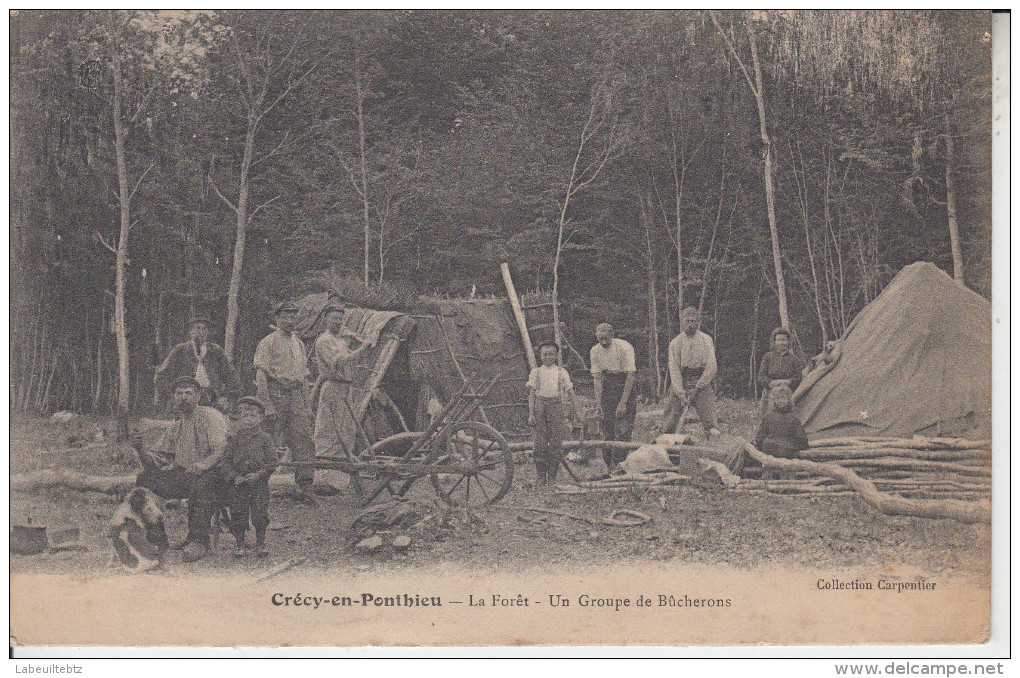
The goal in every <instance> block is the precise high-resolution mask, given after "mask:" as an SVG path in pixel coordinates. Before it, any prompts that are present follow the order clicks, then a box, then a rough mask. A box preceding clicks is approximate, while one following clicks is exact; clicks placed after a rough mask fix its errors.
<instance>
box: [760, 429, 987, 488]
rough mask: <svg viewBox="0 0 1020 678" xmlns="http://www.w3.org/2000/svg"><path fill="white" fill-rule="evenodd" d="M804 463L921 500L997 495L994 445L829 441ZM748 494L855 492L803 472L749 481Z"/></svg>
mask: <svg viewBox="0 0 1020 678" xmlns="http://www.w3.org/2000/svg"><path fill="white" fill-rule="evenodd" d="M799 458H800V459H803V460H806V461H811V462H817V463H822V464H836V465H839V466H840V467H842V468H845V469H848V470H852V471H853V472H854V473H855V474H856V475H857V476H859V477H861V478H864V479H866V480H868V481H870V482H871V483H872V484H873V485H874V486H875V487H876V488H877V489H878V490H881V491H882V492H886V493H890V494H896V495H899V496H902V497H909V498H921V499H959V500H967V501H972V500H976V499H988V498H990V497H991V490H992V453H991V441H989V440H962V439H956V438H922V437H915V438H910V439H906V438H827V439H822V440H816V441H813V442H812V443H811V447H810V448H809V449H807V450H803V451H802V452H800V454H799ZM741 487H742V488H743V489H754V490H768V491H773V492H782V493H789V494H838V493H845V492H846V491H848V490H849V489H850V487H849V486H848V485H847V483H845V482H841V481H839V480H837V479H833V478H830V477H821V478H819V477H817V475H816V474H813V473H805V472H803V471H801V472H798V473H795V474H794V475H792V476H789V477H786V478H783V479H782V480H770V481H768V482H767V483H766V482H765V481H760V480H759V481H745V482H744V483H742V484H741Z"/></svg>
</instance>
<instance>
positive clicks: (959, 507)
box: [740, 439, 991, 523]
mask: <svg viewBox="0 0 1020 678" xmlns="http://www.w3.org/2000/svg"><path fill="white" fill-rule="evenodd" d="M929 440H930V439H929ZM863 442H869V443H870V442H875V441H873V440H868V441H863ZM919 444H920V443H919ZM925 444H928V443H925ZM910 449H917V448H916V447H911V448H910ZM744 450H745V451H746V452H747V454H748V456H749V457H751V458H752V459H754V460H756V461H758V462H759V463H760V464H761V465H762V467H763V468H765V469H766V470H778V471H780V472H784V473H786V472H793V473H805V472H806V473H808V474H811V475H814V476H823V477H825V478H829V479H831V480H832V481H835V483H828V484H826V483H824V482H817V481H814V480H812V479H805V478H802V477H801V478H798V477H795V478H792V479H789V480H771V479H763V480H761V481H759V482H760V483H761V488H762V489H764V488H767V486H768V485H769V483H774V484H777V485H778V484H780V483H782V484H785V485H786V487H787V489H795V490H797V491H800V492H805V493H806V492H823V493H826V492H845V491H846V488H850V489H851V490H853V491H854V492H856V493H858V494H859V495H860V496H861V497H862V498H863V499H864V500H865V501H866V502H868V503H869V504H871V505H872V506H874V507H875V508H877V509H878V510H880V511H882V512H883V513H887V514H890V515H905V516H918V517H921V518H952V519H954V520H959V521H961V522H965V523H977V522H984V523H989V522H991V506H990V504H989V502H988V501H987V500H986V499H985V497H984V496H982V495H981V494H980V493H981V492H982V491H983V488H976V487H972V486H974V485H981V483H974V482H968V483H964V482H961V481H958V480H952V479H947V478H945V477H943V478H941V479H940V480H941V481H942V483H941V484H934V483H928V484H911V483H907V484H906V485H904V484H903V481H904V480H910V478H896V479H891V482H889V483H885V482H884V481H885V480H890V479H878V481H879V482H876V480H875V479H869V478H862V477H861V476H859V475H858V474H857V473H855V472H854V471H853V470H851V469H850V468H847V467H845V466H844V465H842V464H841V463H836V462H834V461H829V462H824V463H820V462H817V461H810V460H807V459H779V458H777V457H773V456H771V455H768V454H765V453H764V452H761V451H760V450H758V449H757V448H756V447H754V445H751V444H750V443H746V444H745V445H744ZM840 461H842V460H840ZM903 472H904V471H902V470H900V471H897V473H903ZM907 472H909V470H908V471H907ZM946 473H947V472H946V471H942V472H940V474H942V475H945V474H946ZM914 480H917V479H916V478H915V479H914ZM880 482H881V483H883V484H882V485H881V489H880V485H879V483H880ZM745 483H747V481H744V482H743V483H741V484H740V486H745V487H748V488H749V489H751V487H750V486H749V485H745ZM897 483H899V484H897ZM808 488H814V489H808ZM892 488H895V489H896V490H898V491H899V495H897V494H891V493H890V491H891V489H892ZM900 495H902V496H900ZM975 498H977V499H978V501H967V499H975Z"/></svg>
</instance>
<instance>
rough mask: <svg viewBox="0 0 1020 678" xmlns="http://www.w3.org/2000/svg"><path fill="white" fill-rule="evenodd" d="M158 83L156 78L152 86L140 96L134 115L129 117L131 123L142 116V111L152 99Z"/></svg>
mask: <svg viewBox="0 0 1020 678" xmlns="http://www.w3.org/2000/svg"><path fill="white" fill-rule="evenodd" d="M158 85H159V81H158V80H157V81H156V82H154V83H152V87H150V88H149V90H148V91H147V92H146V93H145V96H143V97H142V100H141V101H140V102H138V106H137V107H136V108H135V113H134V115H132V116H131V118H130V119H129V120H130V122H131V124H134V123H136V122H138V119H139V118H141V117H142V113H144V112H145V109H146V108H148V107H149V102H150V101H151V100H152V97H153V95H154V94H156V88H157V86H158Z"/></svg>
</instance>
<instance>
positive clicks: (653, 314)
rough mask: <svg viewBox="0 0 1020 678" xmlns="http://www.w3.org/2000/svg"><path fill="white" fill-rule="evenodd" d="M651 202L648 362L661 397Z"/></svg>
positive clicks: (644, 212) (647, 215) (647, 212)
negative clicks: (653, 372)
mask: <svg viewBox="0 0 1020 678" xmlns="http://www.w3.org/2000/svg"><path fill="white" fill-rule="evenodd" d="M651 202H652V199H651V196H646V197H645V202H642V204H641V216H642V221H644V224H645V257H646V258H647V262H648V362H649V365H650V366H651V367H652V369H654V370H655V396H656V397H659V395H660V394H661V393H662V363H661V362H660V359H659V304H658V296H659V294H658V289H657V287H658V286H657V284H656V283H657V281H656V278H657V276H658V271H656V268H655V248H654V247H653V246H652V217H651V215H652V209H651V207H652V205H651ZM646 205H647V207H646Z"/></svg>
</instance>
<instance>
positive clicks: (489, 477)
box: [429, 421, 514, 507]
mask: <svg viewBox="0 0 1020 678" xmlns="http://www.w3.org/2000/svg"><path fill="white" fill-rule="evenodd" d="M440 463H443V464H461V465H463V467H464V470H463V471H459V472H456V473H433V474H432V475H431V476H429V479H430V480H431V481H432V487H434V488H435V490H436V494H438V495H439V496H440V497H442V499H443V501H445V502H446V503H448V504H451V505H453V506H464V507H474V506H484V505H486V504H492V503H495V502H496V501H498V500H499V499H500V498H501V497H502V496H503V495H504V494H506V493H507V491H508V490H509V489H510V484H511V482H512V481H513V478H514V461H513V456H512V455H511V454H510V445H509V444H508V443H507V442H506V438H504V437H503V435H502V434H501V433H500V432H499V431H497V430H496V429H494V428H492V427H491V426H488V425H487V424H482V423H479V422H475V421H463V422H460V423H459V424H455V425H454V426H453V427H452V428H451V429H450V435H449V437H448V438H447V440H446V454H445V455H444V456H442V457H440Z"/></svg>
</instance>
